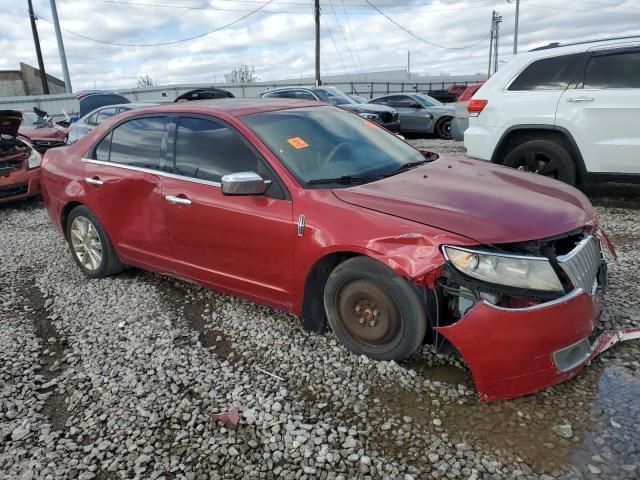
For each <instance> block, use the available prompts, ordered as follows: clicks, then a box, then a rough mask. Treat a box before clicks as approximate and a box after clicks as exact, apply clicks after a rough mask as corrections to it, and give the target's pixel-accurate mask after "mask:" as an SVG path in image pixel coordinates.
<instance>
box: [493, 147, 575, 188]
mask: <svg viewBox="0 0 640 480" xmlns="http://www.w3.org/2000/svg"><path fill="white" fill-rule="evenodd" d="M502 164H503V165H505V166H507V167H511V168H516V169H518V170H522V171H525V172H533V173H537V174H539V175H543V176H545V177H550V178H555V179H556V180H560V181H561V182H564V183H568V184H569V185H575V183H576V177H577V172H576V164H575V162H574V160H573V157H572V156H571V154H570V153H569V152H568V151H567V149H566V148H564V147H563V146H562V145H560V144H559V143H558V142H555V141H553V140H545V139H536V140H529V141H527V142H524V143H521V144H520V145H518V146H517V147H515V148H514V149H513V150H511V151H510V152H509V153H507V155H506V156H505V157H504V161H503V162H502Z"/></svg>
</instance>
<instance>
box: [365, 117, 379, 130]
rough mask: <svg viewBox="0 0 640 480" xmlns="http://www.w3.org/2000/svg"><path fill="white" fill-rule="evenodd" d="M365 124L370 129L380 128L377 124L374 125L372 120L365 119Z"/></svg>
mask: <svg viewBox="0 0 640 480" xmlns="http://www.w3.org/2000/svg"><path fill="white" fill-rule="evenodd" d="M364 124H365V125H366V126H367V127H369V128H380V127H379V126H378V124H377V123H373V122H372V121H371V120H367V119H364Z"/></svg>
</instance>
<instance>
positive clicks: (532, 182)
mask: <svg viewBox="0 0 640 480" xmlns="http://www.w3.org/2000/svg"><path fill="white" fill-rule="evenodd" d="M334 194H335V195H336V197H338V198H339V199H340V200H342V201H344V202H347V203H350V204H353V205H357V206H360V207H364V208H368V209H371V210H376V211H379V212H383V213H386V214H389V215H394V216H397V217H402V218H405V219H407V220H412V221H415V222H419V223H422V224H425V225H430V226H432V227H436V228H439V229H441V230H446V231H449V232H452V233H456V234H458V235H463V236H465V237H467V238H470V239H472V240H475V241H476V242H478V243H483V244H498V243H512V242H521V241H526V240H536V239H542V238H547V237H553V236H556V235H560V234H563V233H566V232H569V231H572V230H576V229H578V228H581V227H584V226H585V225H595V223H596V219H595V215H594V212H593V208H592V206H591V204H590V203H589V200H588V199H587V198H586V197H585V196H584V195H583V194H582V193H581V192H579V191H578V190H576V189H575V188H573V187H570V186H568V185H565V184H563V183H560V182H558V181H555V180H550V179H548V178H545V177H541V176H539V175H535V174H532V173H524V172H518V171H516V170H513V169H509V168H506V167H501V166H498V165H493V164H490V163H487V162H481V161H478V160H469V159H466V158H460V157H441V158H439V159H438V160H436V161H434V162H433V163H430V164H426V165H424V166H421V167H418V168H415V169H413V170H410V171H408V172H406V173H402V174H399V175H394V176H392V177H388V178H385V179H384V180H379V181H376V182H372V183H368V184H365V185H361V186H357V187H351V188H347V189H335V190H334Z"/></svg>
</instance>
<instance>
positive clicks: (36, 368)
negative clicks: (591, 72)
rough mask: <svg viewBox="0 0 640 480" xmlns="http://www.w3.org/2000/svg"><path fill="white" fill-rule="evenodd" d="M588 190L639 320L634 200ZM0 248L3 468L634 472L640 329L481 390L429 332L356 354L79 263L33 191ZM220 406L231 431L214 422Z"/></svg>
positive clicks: (613, 310)
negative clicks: (555, 382) (540, 388)
mask: <svg viewBox="0 0 640 480" xmlns="http://www.w3.org/2000/svg"><path fill="white" fill-rule="evenodd" d="M450 143H452V144H453V143H455V142H450ZM434 145H435V146H431V148H432V149H434V150H435V149H436V148H435V147H436V146H438V145H440V143H439V142H438V143H437V144H434ZM457 148H460V146H459V145H458V146H457ZM599 198H600V200H599V201H598V205H599V206H598V213H599V214H600V217H601V220H602V223H603V224H604V226H605V228H606V229H607V231H608V232H609V233H610V234H611V236H612V238H613V239H614V241H616V243H617V245H618V248H619V253H620V256H619V259H618V261H617V262H615V263H612V264H611V274H610V278H611V284H610V289H609V291H608V293H607V312H606V321H607V322H608V323H609V324H610V325H612V326H628V325H640V301H639V298H640V286H639V282H638V280H639V277H638V274H637V256H638V254H639V253H640V252H639V250H640V244H639V243H640V242H639V241H638V239H639V238H640V227H639V226H640V210H637V209H633V208H630V207H633V202H631V203H629V204H625V202H626V200H625V199H624V198H622V197H620V198H618V197H616V198H614V199H613V200H611V199H610V198H609V197H607V196H606V194H605V196H602V197H599ZM0 259H2V260H0V325H1V326H2V328H1V329H0V478H3V479H4V478H9V479H13V478H16V479H30V478H43V479H44V478H47V479H56V480H57V479H77V478H79V479H99V480H106V479H133V478H140V479H161V478H164V479H201V478H202V479H217V478H286V479H294V478H295V479H302V478H310V479H311V478H314V479H315V478H321V479H339V478H342V479H353V478H362V479H365V478H371V479H378V478H390V479H391V478H393V479H396V478H398V479H411V478H415V479H418V478H452V479H453V478H469V479H474V478H475V479H488V478H518V479H528V478H531V479H534V478H535V479H538V478H546V479H548V478H602V479H609V478H628V479H635V478H638V476H640V472H639V471H638V468H639V467H638V465H640V425H638V422H637V419H638V418H640V362H639V359H640V342H635V343H627V344H625V345H621V346H618V347H616V348H614V349H613V350H611V351H609V352H607V353H606V354H605V355H603V356H602V357H601V358H599V359H597V360H596V361H595V362H594V363H593V364H592V365H591V366H590V367H589V368H587V369H586V370H585V371H584V372H583V373H582V374H580V375H579V376H578V377H576V378H575V379H573V380H571V381H569V382H566V383H564V384H562V385H559V386H558V387H556V388H553V389H550V390H548V391H545V392H543V393H540V394H538V395H534V396H530V397H527V398H522V399H518V400H515V401H508V402H499V403H495V404H489V405H486V404H480V403H479V402H478V400H477V397H476V394H475V391H474V389H473V385H472V382H471V379H470V376H469V374H468V372H467V370H466V369H465V367H464V365H463V364H462V363H461V362H460V361H459V360H457V359H455V358H453V357H450V356H448V355H444V354H437V353H434V352H433V351H432V350H431V349H430V348H428V347H425V348H424V349H423V351H421V352H419V353H418V354H416V355H415V356H414V357H412V358H411V359H409V360H408V361H407V362H403V363H402V364H396V363H394V362H373V361H370V360H368V359H367V358H365V357H357V356H354V355H351V354H349V353H348V352H347V351H346V350H345V349H344V348H343V347H342V346H340V345H339V344H338V342H337V341H336V339H335V338H334V337H333V335H331V334H327V335H324V336H319V335H314V334H308V333H306V332H304V331H303V330H302V329H301V328H300V325H299V321H298V320H297V319H296V318H294V317H292V316H290V315H286V314H283V313H279V312H276V311H273V310H271V309H269V308H266V307H260V306H257V305H255V304H252V303H250V302H245V301H242V300H238V299H234V298H231V297H228V296H224V295H220V294H217V293H215V292H213V291H209V290H205V289H202V288H199V287H197V286H194V285H191V284H187V283H184V282H181V281H176V280H173V279H169V278H165V277H161V276H157V275H154V274H151V273H147V272H143V271H139V270H133V269H132V270H128V271H126V272H124V273H123V274H121V275H118V276H116V277H112V278H109V279H104V280H93V281H92V280H88V279H86V278H85V277H84V276H82V275H81V273H80V271H79V270H78V269H77V268H76V266H75V264H74V263H73V261H72V259H71V257H70V254H69V252H68V251H67V248H66V246H65V244H64V242H63V240H62V239H61V238H60V237H59V236H58V235H57V234H56V233H55V232H54V230H53V228H52V227H51V226H50V224H49V220H48V218H47V216H46V212H45V210H44V208H43V207H42V205H41V204H40V203H38V202H30V203H28V204H23V205H10V206H4V207H0ZM258 368H261V369H264V370H266V371H268V372H270V373H272V374H274V375H276V376H279V377H281V378H282V379H283V380H282V381H281V380H279V379H277V378H274V377H272V376H270V375H267V374H265V373H262V372H261V371H259V370H258ZM233 405H236V406H238V407H239V409H240V413H241V421H240V425H239V428H238V429H237V430H229V429H227V428H226V427H225V426H224V425H223V424H219V423H211V420H210V415H211V414H212V413H218V412H221V411H225V410H227V409H228V408H230V407H231V406H233Z"/></svg>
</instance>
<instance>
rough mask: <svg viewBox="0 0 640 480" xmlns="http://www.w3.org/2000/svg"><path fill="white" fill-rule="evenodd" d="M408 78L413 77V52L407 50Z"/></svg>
mask: <svg viewBox="0 0 640 480" xmlns="http://www.w3.org/2000/svg"><path fill="white" fill-rule="evenodd" d="M407 78H411V52H410V51H409V50H407Z"/></svg>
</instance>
